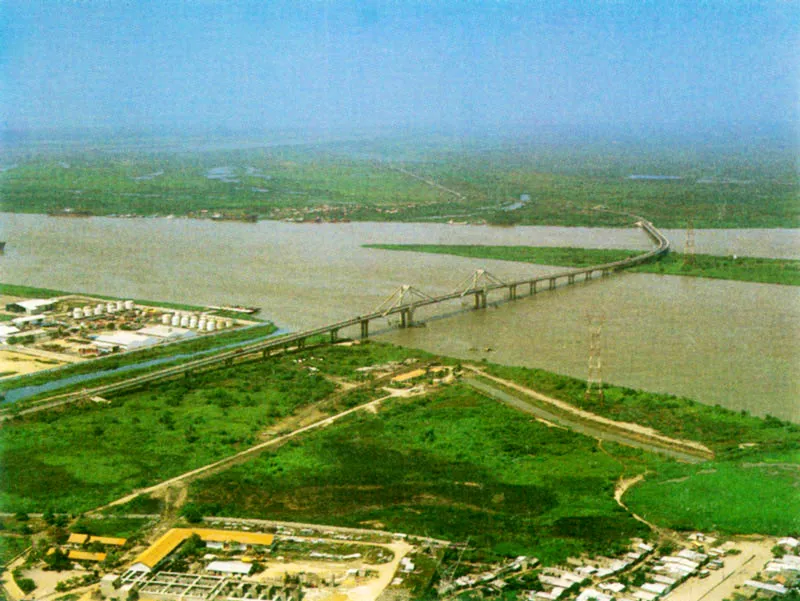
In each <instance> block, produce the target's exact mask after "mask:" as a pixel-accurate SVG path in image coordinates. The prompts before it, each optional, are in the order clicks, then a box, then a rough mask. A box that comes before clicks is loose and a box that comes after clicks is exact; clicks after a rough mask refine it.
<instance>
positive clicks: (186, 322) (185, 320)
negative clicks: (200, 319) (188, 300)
mask: <svg viewBox="0 0 800 601" xmlns="http://www.w3.org/2000/svg"><path fill="white" fill-rule="evenodd" d="M181 327H182V328H188V327H189V316H188V315H184V316H183V317H181Z"/></svg>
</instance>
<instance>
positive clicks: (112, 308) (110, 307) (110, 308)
mask: <svg viewBox="0 0 800 601" xmlns="http://www.w3.org/2000/svg"><path fill="white" fill-rule="evenodd" d="M116 310H117V305H116V304H115V303H106V311H108V312H109V313H114V312H115V311H116Z"/></svg>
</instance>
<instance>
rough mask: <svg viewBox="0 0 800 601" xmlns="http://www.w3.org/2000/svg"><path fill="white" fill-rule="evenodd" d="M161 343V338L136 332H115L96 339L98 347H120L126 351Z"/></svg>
mask: <svg viewBox="0 0 800 601" xmlns="http://www.w3.org/2000/svg"><path fill="white" fill-rule="evenodd" d="M159 342H161V339H160V338H155V337H152V336H142V335H141V334H137V333H136V332H125V331H120V332H113V333H111V334H101V335H100V336H98V337H97V338H95V339H94V343H95V344H96V345H98V346H118V347H123V348H125V349H134V348H141V347H143V346H152V345H154V344H158V343H159Z"/></svg>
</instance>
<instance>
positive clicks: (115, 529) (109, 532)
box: [70, 517, 152, 538]
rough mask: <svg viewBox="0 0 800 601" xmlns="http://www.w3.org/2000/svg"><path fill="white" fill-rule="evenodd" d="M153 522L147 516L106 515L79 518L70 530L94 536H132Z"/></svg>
mask: <svg viewBox="0 0 800 601" xmlns="http://www.w3.org/2000/svg"><path fill="white" fill-rule="evenodd" d="M150 523H152V520H149V519H146V518H120V517H106V518H102V519H95V518H86V517H82V518H79V519H78V520H77V521H76V522H75V523H73V524H72V525H71V526H70V531H72V532H79V533H81V534H91V535H93V536H117V537H120V538H130V537H132V536H135V535H136V534H138V533H139V532H140V531H141V530H142V529H143V528H144V527H145V526H147V525H148V524H150Z"/></svg>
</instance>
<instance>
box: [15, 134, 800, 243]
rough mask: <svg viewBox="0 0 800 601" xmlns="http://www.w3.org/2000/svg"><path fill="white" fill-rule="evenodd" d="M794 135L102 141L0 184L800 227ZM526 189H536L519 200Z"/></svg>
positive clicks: (152, 201)
mask: <svg viewBox="0 0 800 601" xmlns="http://www.w3.org/2000/svg"><path fill="white" fill-rule="evenodd" d="M790 146H791V145H786V144H780V143H778V144H774V143H769V142H768V141H767V142H764V144H763V145H761V146H758V145H752V144H750V145H748V144H745V145H742V144H741V142H739V143H738V145H737V142H731V143H729V144H728V145H727V146H719V145H717V146H716V147H714V148H713V149H707V150H706V151H702V152H701V151H699V150H698V145H697V144H695V143H691V144H688V145H680V144H678V145H676V144H672V145H670V144H664V145H662V146H661V147H660V148H659V147H658V145H652V144H649V145H642V144H636V143H622V144H620V143H619V141H611V140H607V141H602V140H601V141H598V140H576V141H575V144H574V145H569V144H566V145H565V144H564V143H563V141H557V142H555V143H553V142H552V141H550V142H546V141H542V140H535V141H533V140H530V139H527V140H525V139H520V140H513V141H508V140H506V141H501V140H489V139H483V138H482V139H480V140H477V139H472V140H463V139H462V140H457V141H454V140H444V139H437V138H436V137H435V136H428V137H427V138H426V137H421V138H420V137H417V138H413V139H412V138H406V139H382V140H381V139H371V140H366V139H365V140H362V141H359V142H350V143H331V144H324V145H310V144H309V145H306V146H283V147H280V146H274V147H269V148H255V149H249V150H244V149H241V150H227V151H222V150H216V151H209V152H167V151H145V150H136V149H133V148H132V149H130V150H129V151H127V152H119V150H118V149H115V150H114V151H112V152H107V151H104V150H103V148H102V144H97V145H95V146H94V147H93V148H92V150H86V151H81V150H79V149H78V148H76V149H75V150H73V151H70V152H65V153H60V154H59V153H52V152H49V153H45V152H42V153H37V152H35V151H30V152H22V153H20V154H19V156H18V157H11V159H13V160H15V163H16V166H15V168H13V169H9V170H6V171H4V172H3V173H2V174H0V191H2V195H3V208H4V210H6V211H16V212H34V213H44V212H48V211H56V212H57V211H61V210H63V209H64V208H67V207H69V208H73V209H80V210H88V211H90V212H92V213H94V214H98V215H109V214H114V215H120V214H123V215H125V214H136V215H167V214H178V215H190V216H198V217H199V216H208V215H211V214H213V213H215V212H221V213H224V214H226V215H228V216H231V217H234V218H235V217H237V216H238V217H241V216H244V215H260V216H261V217H262V218H273V219H281V218H293V219H296V218H301V219H315V218H317V217H320V218H322V219H326V220H333V219H343V218H347V219H353V220H361V221H364V220H372V221H375V220H378V221H424V220H434V221H447V220H449V219H455V220H459V221H460V220H467V221H472V222H488V223H493V224H499V225H510V224H515V223H520V224H539V225H589V226H603V225H621V224H626V223H627V220H626V219H625V218H622V217H620V216H615V215H613V214H611V213H598V212H597V211H592V210H591V208H592V207H594V206H597V205H605V206H607V207H608V208H609V209H615V210H622V211H629V212H633V213H636V214H643V215H647V216H648V218H649V219H651V220H652V221H653V222H654V223H657V224H658V225H660V226H663V227H681V228H682V227H685V226H686V222H687V220H689V219H691V220H692V221H693V222H694V225H695V226H696V227H703V228H709V227H711V228H730V227H798V226H800V212H798V202H797V199H798V197H800V182H799V181H798V177H797V172H796V168H795V162H794V154H793V152H792V151H790V150H787V148H789V147H790ZM394 167H397V168H402V169H406V170H407V171H409V172H411V173H413V174H415V175H418V176H419V177H421V178H425V179H430V180H432V181H435V182H436V183H438V184H441V185H442V186H445V187H447V188H449V189H451V190H453V191H454V192H455V194H454V193H451V192H448V191H446V190H443V189H441V188H437V187H434V186H430V185H428V184H426V183H424V182H423V181H420V179H416V178H414V177H411V176H409V175H407V174H404V173H402V172H400V171H398V170H396V169H394ZM635 174H655V175H659V174H661V175H663V174H667V175H674V176H677V177H679V178H680V179H677V180H669V181H666V180H656V179H631V177H630V176H631V175H635ZM523 195H527V196H526V198H527V197H529V198H530V200H527V201H526V202H524V203H521V205H520V206H516V205H515V204H514V203H516V202H518V201H519V200H520V198H521V197H522V196H523ZM204 211H205V213H204Z"/></svg>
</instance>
